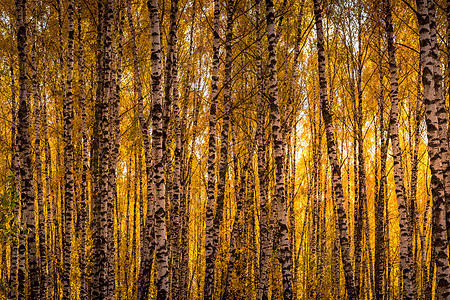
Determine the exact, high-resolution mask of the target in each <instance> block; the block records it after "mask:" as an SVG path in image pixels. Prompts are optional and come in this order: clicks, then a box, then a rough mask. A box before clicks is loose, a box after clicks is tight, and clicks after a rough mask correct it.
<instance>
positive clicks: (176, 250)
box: [170, 0, 187, 299]
mask: <svg viewBox="0 0 450 300" xmlns="http://www.w3.org/2000/svg"><path fill="white" fill-rule="evenodd" d="M177 20H178V0H172V5H171V13H170V24H171V27H172V30H171V32H170V34H171V35H173V37H172V39H173V41H172V43H173V47H174V51H173V57H172V74H171V75H172V88H173V89H172V97H173V98H172V111H173V115H174V118H175V122H174V126H173V128H174V131H175V150H174V167H173V184H172V192H171V195H172V199H171V200H172V214H171V220H172V222H171V226H172V229H171V232H172V233H173V237H172V239H173V243H172V249H171V250H172V259H173V266H174V268H173V269H172V270H173V275H172V276H173V278H172V282H173V292H172V297H173V298H174V299H178V298H181V297H182V293H181V285H180V283H181V276H182V275H181V274H182V273H181V260H182V258H181V256H182V255H183V252H182V251H181V249H182V245H183V244H184V243H186V241H184V242H183V240H180V238H181V231H180V230H179V228H180V226H183V224H181V222H180V221H181V219H180V218H181V217H182V216H183V215H182V212H183V211H184V210H185V209H183V211H182V210H181V203H180V191H181V180H180V179H181V159H182V157H181V156H182V154H181V153H182V152H183V151H182V143H181V121H180V107H179V93H178V46H177V42H178V40H177V34H178V27H177V26H178V25H177ZM179 207H180V211H178V210H179ZM184 254H187V253H184Z"/></svg>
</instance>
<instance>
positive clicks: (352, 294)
mask: <svg viewBox="0 0 450 300" xmlns="http://www.w3.org/2000/svg"><path fill="white" fill-rule="evenodd" d="M314 16H315V22H316V31H317V48H318V65H319V84H320V102H321V109H322V116H323V119H324V123H325V131H326V137H327V148H328V158H329V160H330V165H331V170H332V177H331V182H332V186H333V190H334V193H335V198H336V205H337V214H338V220H339V239H340V242H341V251H342V262H343V267H344V276H345V283H346V287H347V292H348V297H349V298H350V299H358V298H359V297H358V294H357V291H356V289H355V283H354V279H353V267H352V263H351V256H350V243H349V239H348V232H347V216H346V213H345V207H344V194H343V190H342V179H341V169H340V165H339V162H338V159H337V155H336V149H335V141H334V133H333V119H332V114H331V111H330V107H329V103H328V96H327V79H326V70H325V51H324V37H323V29H322V8H321V7H320V3H319V1H318V0H314Z"/></svg>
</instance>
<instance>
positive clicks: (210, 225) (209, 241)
mask: <svg viewBox="0 0 450 300" xmlns="http://www.w3.org/2000/svg"><path fill="white" fill-rule="evenodd" d="M219 19H220V1H219V0H214V28H213V61H212V70H211V72H212V76H211V106H210V110H209V140H208V187H207V198H208V201H207V204H206V244H205V256H206V271H205V272H206V273H205V286H204V299H205V300H207V299H208V300H209V299H212V297H213V291H214V265H215V261H216V253H217V243H216V240H218V238H219V237H218V236H217V237H215V236H214V234H215V232H213V230H214V204H215V202H216V199H215V195H214V192H215V185H216V182H215V160H216V113H217V102H218V96H219V90H218V82H219V45H220V37H219V21H220V20H219ZM216 214H217V213H216Z"/></svg>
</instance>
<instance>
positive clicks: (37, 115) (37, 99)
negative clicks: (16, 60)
mask: <svg viewBox="0 0 450 300" xmlns="http://www.w3.org/2000/svg"><path fill="white" fill-rule="evenodd" d="M34 12H35V11H34ZM35 16H36V15H35ZM33 27H34V28H33V31H34V34H36V21H33ZM31 51H32V54H31V56H32V65H31V74H32V86H33V100H34V105H33V106H34V153H35V167H36V177H35V180H36V187H37V200H38V214H39V222H38V224H39V228H38V235H39V277H40V278H39V298H40V299H45V298H46V292H47V251H46V247H45V225H44V224H45V216H44V202H43V198H44V195H43V191H42V162H41V109H40V106H41V95H40V90H39V83H38V75H37V66H36V64H37V62H36V51H37V50H36V42H34V43H33V46H32V50H31Z"/></svg>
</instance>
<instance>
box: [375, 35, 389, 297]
mask: <svg viewBox="0 0 450 300" xmlns="http://www.w3.org/2000/svg"><path fill="white" fill-rule="evenodd" d="M381 44H382V34H381V29H380V40H379V44H378V45H379V47H380V50H379V63H378V69H379V76H380V79H379V80H380V95H379V100H378V106H379V116H380V142H381V147H380V148H381V149H380V160H381V163H380V176H379V178H380V184H379V189H378V188H376V189H375V193H376V203H375V299H377V300H383V277H384V267H385V260H384V256H385V251H384V224H383V223H384V222H383V221H384V181H385V176H384V173H385V171H384V170H385V168H386V159H385V158H383V157H386V150H387V149H386V146H385V145H386V142H385V129H384V87H383V56H382V52H381ZM377 143H378V141H377ZM383 154H384V156H383ZM376 161H377V160H376ZM383 162H384V164H383ZM376 172H377V173H378V167H377V168H376ZM376 184H377V182H376Z"/></svg>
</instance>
